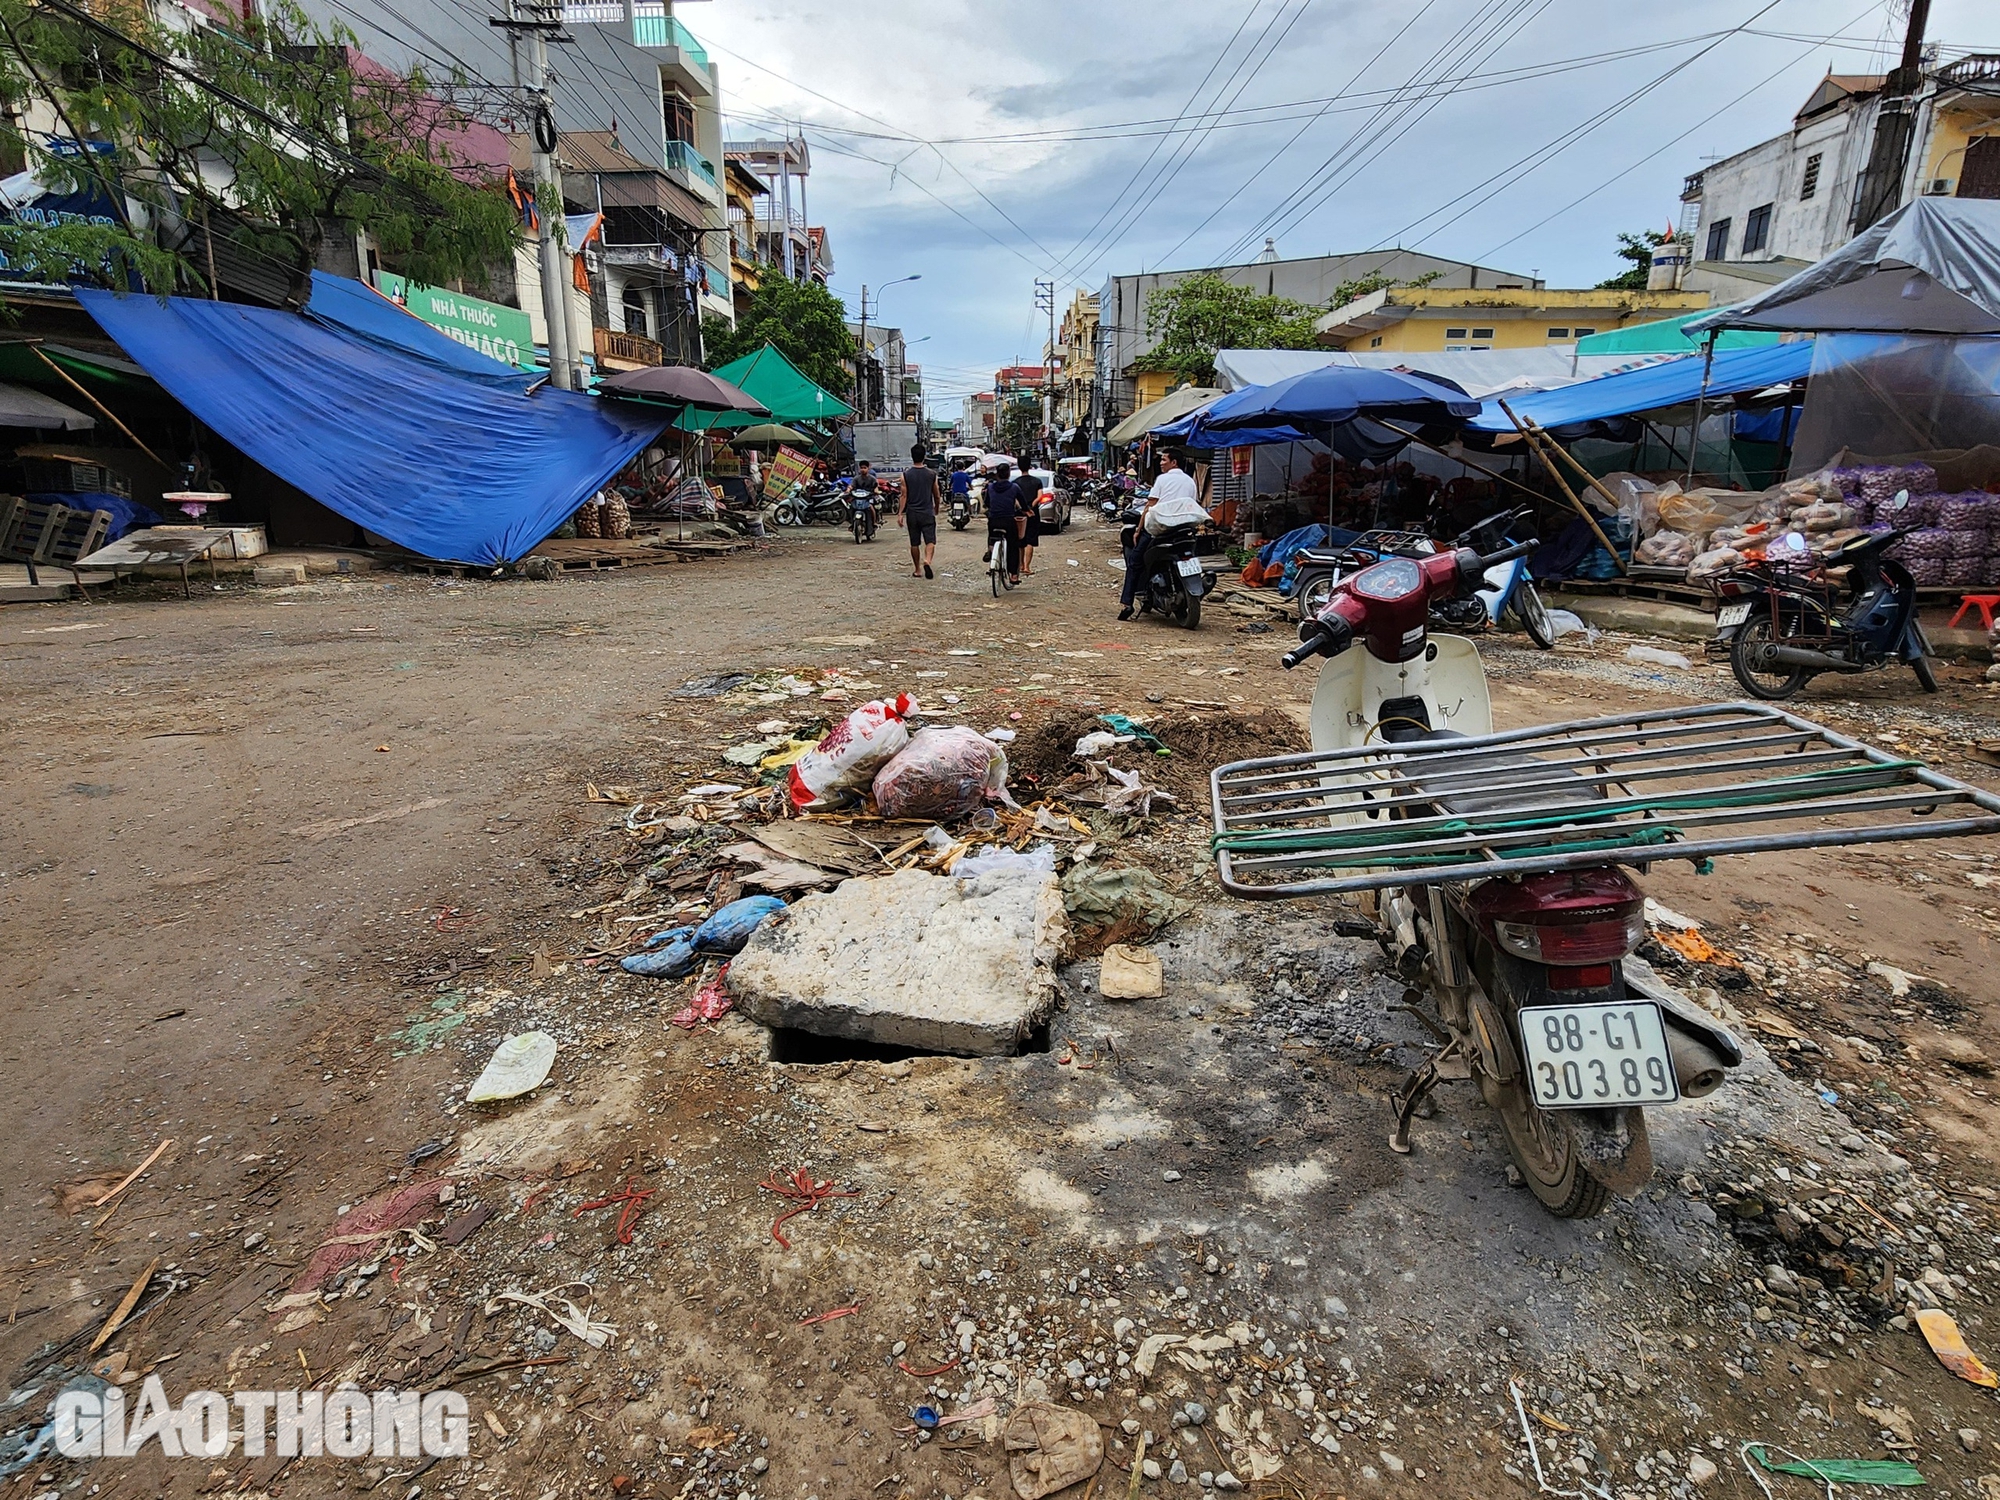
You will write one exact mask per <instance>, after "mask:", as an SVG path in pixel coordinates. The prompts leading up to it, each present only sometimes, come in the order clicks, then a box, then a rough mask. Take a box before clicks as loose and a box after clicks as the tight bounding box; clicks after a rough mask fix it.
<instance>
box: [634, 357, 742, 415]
mask: <svg viewBox="0 0 2000 1500" xmlns="http://www.w3.org/2000/svg"><path fill="white" fill-rule="evenodd" d="M597 389H598V391H599V392H601V393H602V394H604V395H606V396H625V397H630V398H632V399H634V400H639V401H658V402H662V403H664V404H667V405H671V406H684V407H691V408H692V409H694V410H695V411H744V412H749V413H750V414H751V415H752V416H758V417H768V416H769V415H770V414H771V409H770V408H769V407H768V406H766V405H764V403H763V402H761V401H759V400H758V399H757V398H756V397H755V396H752V395H751V394H750V393H749V392H747V391H745V390H743V389H741V388H740V387H738V386H733V385H731V384H730V383H729V382H728V381H726V380H717V379H716V378H715V377H714V376H713V375H711V374H709V373H708V372H707V371H706V370H697V369H696V368H695V367H694V366H693V365H651V366H649V367H647V368H646V369H643V370H621V371H619V372H618V373H617V374H616V375H612V376H608V377H607V378H605V379H603V380H600V381H598V382H597Z"/></svg>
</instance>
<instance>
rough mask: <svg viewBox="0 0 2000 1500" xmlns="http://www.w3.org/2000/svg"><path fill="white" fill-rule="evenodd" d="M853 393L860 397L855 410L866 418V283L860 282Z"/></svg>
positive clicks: (862, 417)
mask: <svg viewBox="0 0 2000 1500" xmlns="http://www.w3.org/2000/svg"><path fill="white" fill-rule="evenodd" d="M854 386H855V391H854V394H855V395H857V396H859V397H860V398H861V401H860V405H859V406H858V407H857V410H859V411H860V413H861V420H862V421H864V422H865V421H867V420H868V283H867V282H865V281H864V282H862V283H861V352H860V353H859V354H857V355H855V356H854Z"/></svg>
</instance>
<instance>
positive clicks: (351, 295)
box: [305, 271, 548, 536]
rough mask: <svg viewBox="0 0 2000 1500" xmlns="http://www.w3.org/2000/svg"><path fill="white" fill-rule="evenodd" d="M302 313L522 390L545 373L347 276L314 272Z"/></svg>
mask: <svg viewBox="0 0 2000 1500" xmlns="http://www.w3.org/2000/svg"><path fill="white" fill-rule="evenodd" d="M305 313H306V316H307V317H309V318H311V319H313V320H314V321H316V322H319V323H323V324H325V325H326V326H327V327H329V328H333V329H337V330H339V331H341V332H344V333H350V334H353V335H354V336H355V337H357V338H364V339H368V340H371V341H373V342H374V343H377V344H381V345H383V346H384V347H385V348H389V349H394V350H397V351H399V352H401V353H403V354H411V355H415V356H416V357H417V358H418V359H422V360H428V361H429V362H430V363H431V364H434V365H437V366H438V367H439V368H441V369H446V370H451V371H454V372H456V373H457V374H460V375H463V376H466V377H467V378H468V379H472V380H483V381H486V382H487V383H488V384H491V385H500V386H509V387H511V388H513V389H515V390H521V391H525V390H526V389H527V388H528V387H529V386H531V385H533V384H535V383H536V382H537V381H541V380H546V379H548V371H546V370H523V369H518V368H516V367H515V366H513V365H510V364H506V363H503V362H502V361H500V360H497V359H494V358H493V357H492V356H491V355H487V354H481V353H480V352H479V351H478V350H477V349H474V348H472V347H471V346H470V345H467V344H462V343H460V342H459V341H458V340H457V339H455V338H453V337H452V336H451V335H450V334H448V333H446V332H445V331H444V330H443V329H441V328H434V327H432V326H431V325H430V324H429V323H426V322H425V321H424V320H423V319H422V318H420V317H418V316H417V315H416V314H415V313H413V312H411V311H410V310H409V309H408V308H405V307H402V306H400V305H399V304H397V303H395V302H392V301H390V300H389V299H388V298H387V297H385V296H383V295H382V294H381V293H380V292H378V291H376V290H375V289H374V288H373V287H371V286H368V285H367V284H366V283H364V282H359V281H356V280H354V278H353V277H351V276H331V275H328V274H327V273H326V272H325V271H315V272H313V273H312V295H311V297H310V298H308V299H307V301H306V307H305ZM387 534H388V533H386V532H384V533H383V535H385V536H386V535H387Z"/></svg>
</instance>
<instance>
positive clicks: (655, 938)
mask: <svg viewBox="0 0 2000 1500" xmlns="http://www.w3.org/2000/svg"><path fill="white" fill-rule="evenodd" d="M829 684H831V685H829ZM862 685H863V679H860V678H857V677H854V676H852V675H848V674H841V673H838V672H826V673H819V674H810V673H798V674H792V673H760V674H737V673H729V674H717V675H716V676H713V677H709V678H703V679H697V680H696V681H695V682H692V683H689V684H687V685H686V686H684V687H683V688H682V689H681V690H680V691H681V693H682V694H684V695H687V696H695V697H703V698H709V699H713V700H717V701H718V702H720V703H722V704H724V705H729V706H735V707H739V708H748V707H759V708H761V707H767V706H769V705H770V704H771V703H772V702H773V701H777V702H786V703H791V702H805V701H810V702H812V704H813V706H814V707H817V705H818V704H819V703H822V702H825V701H826V700H827V699H828V698H829V697H832V696H834V695H835V694H839V695H843V696H845V695H848V694H851V693H853V692H855V691H858V690H859V689H860V688H861V686H862ZM866 685H867V686H868V687H871V688H872V687H873V686H874V684H872V683H869V684H866ZM836 701H837V700H836ZM953 711H954V712H955V710H953ZM1013 717H1015V718H1018V717H1019V716H1018V715H1014V716H1013ZM1016 733H1017V731H1016V730H1014V729H1011V728H1008V727H999V728H993V729H985V730H982V729H980V728H977V727H975V726H974V725H971V724H966V723H961V722H952V721H951V720H950V719H948V718H945V717H942V716H937V717H934V716H932V715H931V714H930V713H928V712H927V711H926V710H925V709H924V707H923V706H922V705H920V704H919V702H918V701H917V700H916V698H914V697H913V696H912V695H911V694H909V693H896V694H894V695H893V696H880V697H871V698H869V699H868V700H867V701H865V702H862V703H860V704H859V705H858V706H855V707H853V708H852V709H850V710H848V711H847V712H846V713H844V714H842V715H840V716H839V717H837V718H833V719H831V720H829V719H828V718H826V717H823V716H818V715H814V716H812V717H806V718H798V717H790V716H788V717H782V718H770V719H764V720H761V721H759V722H757V723H756V725H755V726H754V736H755V737H753V738H744V739H741V740H739V741H737V742H736V743H734V744H731V745H729V746H728V747H727V748H726V749H723V750H722V751H721V761H722V763H723V765H724V766H726V767H728V768H730V771H731V772H735V771H740V772H741V773H742V774H741V775H740V776H732V777H731V779H728V780H697V781H695V782H694V783H693V784H692V785H689V786H688V787H686V788H685V790H683V791H681V792H679V793H672V794H666V795H658V794H651V793H642V792H639V791H636V790H634V789H632V788H629V787H621V786H615V785H614V786H606V787H602V788H600V787H598V786H596V785H594V784H593V785H591V786H590V788H589V795H590V797H591V799H592V800H593V801H597V802H604V803H611V804H616V805H622V806H623V807H624V808H625V809H626V811H625V816H624V818H623V821H622V827H621V826H619V825H617V824H614V825H613V827H614V828H615V829H616V830H617V831H618V832H619V833H620V834H621V835H622V837H623V841H624V844H625V846H626V847H625V850H624V853H623V857H622V858H620V859H619V860H618V861H617V862H616V870H617V871H618V872H622V873H620V874H619V878H621V879H624V878H626V876H627V875H629V879H628V880H627V883H626V884H625V886H624V888H623V890H622V891H621V892H619V893H618V894H617V895H616V896H615V898H614V899H612V900H609V901H600V902H598V903H596V904H593V905H590V906H586V907H584V908H583V909H582V910H579V911H577V912H575V913H574V914H573V915H574V916H575V917H576V918H577V919H579V920H586V921H592V922H594V923H595V924H596V927H597V934H598V936H597V941H596V944H595V946H594V949H593V951H592V952H590V953H589V954H588V956H587V960H586V961H587V962H590V963H592V964H594V965H600V966H608V965H612V964H615V965H616V966H617V967H618V968H619V969H621V970H623V971H624V972H626V973H629V974H633V975H637V976H642V977H645V978H651V979H659V980H668V981H680V982H684V983H687V984H688V985H689V989H690V991H691V993H688V994H685V995H683V996H681V998H680V999H679V1000H677V1001H676V1002H675V1004H676V1005H678V1007H679V1008H678V1009H677V1010H675V1011H673V1013H672V1014H671V1015H670V1017H669V1019H671V1020H672V1021H673V1022H674V1023H675V1024H677V1025H682V1026H689V1027H691V1026H696V1025H701V1024H703V1023H705V1022H711V1021H715V1020H718V1019H720V1017H721V1016H723V1015H725V1014H727V1013H728V1012H729V1011H730V1010H731V1009H732V1008H733V1007H734V1006H736V1005H737V1004H738V1003H739V1002H740V1003H742V1004H743V1006H744V1007H745V1009H746V1013H748V1014H750V1015H751V1016H752V1017H753V1019H758V1020H761V1021H764V1022H765V1023H766V1024H768V1025H773V1026H779V1027H787V1028H791V1027H797V1028H798V1029H806V1030H810V1029H814V1028H815V1026H817V1027H818V1028H819V1029H820V1030H821V1032H822V1034H829V1035H844V1034H850V1033H852V1034H855V1035H857V1036H863V1037H865V1038H866V1039H868V1040H874V1041H887V1042H888V1044H892V1045H902V1046H916V1045H919V1043H918V1042H917V1041H916V1038H917V1037H919V1036H922V1037H941V1038H944V1039H945V1040H943V1041H941V1042H938V1043H937V1044H936V1045H934V1046H933V1045H931V1044H929V1043H925V1044H923V1045H924V1046H925V1047H926V1049H927V1050H939V1051H959V1052H979V1051H994V1050H1017V1049H1018V1047H1019V1046H1020V1045H1024V1044H1025V1043H1026V1041H1027V1039H1028V1037H1029V1035H1030V1034H1031V1033H1033V1032H1034V1031H1035V1030H1036V1028H1038V1027H1040V1026H1042V1025H1045V1023H1046V1021H1047V1019H1048V1013H1049V1011H1050V1010H1051V1009H1052V1008H1053V1007H1054V1005H1055V1003H1056V1000H1057V996H1058V990H1059V986H1058V985H1057V983H1056V980H1055V966H1056V964H1057V963H1058V962H1060V961H1062V960H1064V959H1066V958H1069V957H1072V956H1093V955H1095V954H1096V953H1099V952H1102V951H1103V949H1104V948H1105V947H1107V946H1110V945H1114V944H1120V943H1126V942H1130V941H1134V940H1143V939H1144V938H1146V937H1149V936H1151V935H1152V934H1153V933H1155V932H1157V931H1158V930H1159V929H1160V928H1161V927H1163V926H1165V925H1166V924H1167V923H1169V922H1172V921H1174V920H1175V919H1177V918H1178V917H1180V916H1182V915H1184V914H1185V913H1186V912H1187V911H1189V910H1191V909H1192V903H1189V902H1186V901H1184V900H1181V899H1179V898H1178V897H1176V896H1175V895H1174V894H1173V893H1172V892H1170V891H1169V890H1168V889H1167V888H1166V886H1165V885H1164V884H1163V883H1162V882H1161V881H1160V880H1159V879H1158V877H1157V876H1155V875H1154V874H1153V873H1152V872H1151V871H1149V870H1146V869H1143V868H1140V867H1137V866H1134V865H1130V864H1127V863H1125V862H1123V861H1121V860H1120V859H1119V858H1118V857H1117V856H1116V854H1115V853H1114V852H1113V851H1112V848H1111V846H1112V845H1114V844H1116V843H1117V842H1119V841H1120V840H1121V839H1122V838H1123V837H1124V836H1125V834H1126V832H1127V831H1128V830H1129V829H1131V828H1133V827H1136V826H1139V825H1141V824H1143V823H1144V822H1145V821H1146V820H1147V819H1149V818H1153V817H1157V816H1159V815H1160V814H1161V813H1163V812H1168V811H1173V810H1176V809H1178V808H1179V807H1180V806H1181V799H1180V798H1178V797H1177V796H1176V795H1175V794H1174V793H1172V792H1169V791H1167V790H1166V789H1165V788H1163V787H1162V786H1160V785H1159V784H1157V783H1156V781H1155V780H1154V779H1153V776H1152V768H1151V766H1149V765H1148V764H1147V762H1148V759H1149V758H1151V757H1155V756H1157V755H1159V754H1160V753H1161V752H1163V751H1164V749H1165V747H1164V745H1163V744H1162V743H1161V741H1160V740H1159V738H1158V737H1157V736H1156V735H1155V734H1153V733H1152V731H1151V730H1150V729H1148V728H1147V726H1146V725H1145V724H1143V723H1141V722H1139V721H1136V720H1132V719H1128V718H1126V717H1125V716H1123V715H1119V714H1107V715H1104V716H1103V717H1102V718H1101V719H1098V720H1092V721H1090V727H1089V728H1088V729H1086V731H1085V732H1083V733H1081V734H1079V735H1078V736H1077V737H1076V738H1075V739H1074V740H1073V741H1072V743H1070V744H1069V745H1068V746H1067V753H1066V755H1065V757H1064V763H1065V764H1064V770H1065V772H1066V774H1065V775H1064V777H1063V779H1062V782H1061V785H1060V787H1049V786H1047V785H1044V786H1043V787H1041V788H1040V790H1039V793H1038V795H1036V796H1034V797H1033V798H1032V799H1031V800H1030V801H1029V802H1028V804H1027V805H1025V806H1024V805H1023V804H1022V803H1021V802H1019V801H1017V800H1016V798H1015V795H1014V792H1013V790H1012V789H1011V787H1010V767H1009V762H1008V748H1009V746H1010V744H1011V743H1012V742H1013V741H1014V739H1015V736H1016ZM1121 762H1123V764H1121ZM1157 763H1158V762H1157V761H1156V762H1155V764H1157ZM725 774H729V773H728V772H725ZM1044 780H1046V778H1044ZM607 873H610V872H609V871H607ZM897 882H900V883H897ZM898 924H900V925H898ZM892 927H893V928H894V929H895V931H894V933H892V932H891V931H890V928H892ZM905 928H907V929H908V931H907V932H905V931H904V929H905ZM891 950H893V951H891ZM808 957H809V958H810V959H811V962H810V963H807V962H805V959H806V958H808ZM939 964H943V965H945V966H946V967H945V969H944V970H940V971H939V972H936V973H933V972H932V970H933V969H935V968H936V967H937V966H938V965H939ZM913 965H914V967H913ZM980 976H984V979H981V978H980ZM986 980H990V981H991V982H990V983H986V982H985V981H986ZM988 992H990V993H988ZM933 996H942V997H944V999H943V1000H939V1001H937V1002H936V1003H933ZM898 997H901V999H898ZM895 1006H900V1010H899V1013H898V1014H897V1015H896V1016H893V1017H888V1018H884V1017H883V1016H882V1015H881V1014H880V1013H881V1012H883V1011H884V1010H885V1009H887V1008H894V1007H895ZM940 1007H942V1009H943V1010H944V1011H952V1012H966V1013H967V1015H958V1014H947V1015H934V1014H931V1012H933V1011H937V1010H939V1009H940ZM913 1017H914V1019H913Z"/></svg>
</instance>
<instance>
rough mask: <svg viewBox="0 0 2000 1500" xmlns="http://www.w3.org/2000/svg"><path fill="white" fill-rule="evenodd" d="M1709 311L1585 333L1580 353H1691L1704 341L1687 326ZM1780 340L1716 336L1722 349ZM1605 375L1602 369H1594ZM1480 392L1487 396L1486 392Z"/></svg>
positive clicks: (1747, 334)
mask: <svg viewBox="0 0 2000 1500" xmlns="http://www.w3.org/2000/svg"><path fill="white" fill-rule="evenodd" d="M1708 316H1710V314H1708V313H1705V312H1691V313H1682V314H1681V315H1680V316H1679V317H1677V318H1659V319H1657V320H1655V321H1654V322H1651V323H1634V324H1633V325H1632V326H1631V327H1630V328H1607V329H1605V330H1604V332H1602V333H1589V334H1585V335H1584V336H1583V337H1582V338H1580V339H1578V340H1577V341H1576V352H1577V354H1578V355H1579V356H1584V355H1592V354H1687V353H1690V352H1692V351H1693V350H1696V349H1699V348H1700V347H1701V344H1702V340H1700V339H1698V338H1696V337H1695V336H1694V335H1693V334H1691V333H1689V332H1688V331H1687V325H1688V324H1690V323H1692V322H1694V321H1695V319H1697V318H1706V317H1708ZM1777 342H1778V335H1777V334H1775V333H1767V332H1761V331H1759V330H1756V329H1748V328H1746V329H1741V330H1738V331H1736V332H1733V333H1725V334H1723V335H1722V336H1721V337H1720V338H1718V339H1716V341H1715V347H1716V348H1718V349H1756V348H1759V347H1761V346H1762V345H1765V344H1775V343H1777ZM1591 373H1593V374H1601V373H1603V372H1602V371H1592V372H1591ZM1480 394H1482V395H1484V394H1485V393H1484V392H1483V391H1482V392H1481V393H1480Z"/></svg>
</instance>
